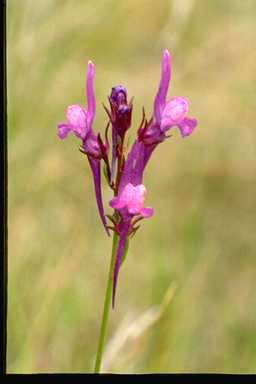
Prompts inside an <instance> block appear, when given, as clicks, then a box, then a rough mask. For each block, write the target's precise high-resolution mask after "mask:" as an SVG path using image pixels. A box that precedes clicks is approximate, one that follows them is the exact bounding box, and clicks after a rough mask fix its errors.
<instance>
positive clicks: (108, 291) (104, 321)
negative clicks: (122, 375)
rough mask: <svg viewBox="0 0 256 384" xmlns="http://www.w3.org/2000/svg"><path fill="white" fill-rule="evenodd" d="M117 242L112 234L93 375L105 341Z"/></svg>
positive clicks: (98, 367) (115, 236)
mask: <svg viewBox="0 0 256 384" xmlns="http://www.w3.org/2000/svg"><path fill="white" fill-rule="evenodd" d="M117 240H118V235H117V234H116V233H115V232H114V235H113V243H112V256H111V262H110V267H109V274H108V282H107V289H106V293H105V301H104V309H103V315H102V320H101V328H100V337H99V343H98V349H97V354H96V363H95V369H94V373H99V372H100V365H101V359H102V352H103V346H104V340H105V336H106V331H107V323H108V315H109V308H110V303H111V292H112V274H113V268H114V263H115V255H116V247H117Z"/></svg>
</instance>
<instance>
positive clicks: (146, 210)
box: [140, 207, 154, 218]
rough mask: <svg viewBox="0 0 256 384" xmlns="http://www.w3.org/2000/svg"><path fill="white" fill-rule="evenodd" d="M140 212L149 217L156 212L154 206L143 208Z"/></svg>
mask: <svg viewBox="0 0 256 384" xmlns="http://www.w3.org/2000/svg"><path fill="white" fill-rule="evenodd" d="M140 214H141V215H142V216H143V217H145V218H148V217H151V216H153V214H154V210H153V208H150V207H147V208H142V209H141V210H140Z"/></svg>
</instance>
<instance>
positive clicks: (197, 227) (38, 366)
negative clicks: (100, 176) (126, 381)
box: [7, 0, 256, 373]
mask: <svg viewBox="0 0 256 384" xmlns="http://www.w3.org/2000/svg"><path fill="white" fill-rule="evenodd" d="M7 12H8V13H7V31H8V36H7V38H8V47H7V62H8V69H7V70H8V73H7V74H8V145H9V149H8V152H9V153H8V172H9V176H8V177H9V184H8V194H9V201H8V204H9V208H8V209H9V211H8V212H9V214H8V227H9V256H8V264H9V266H8V271H9V277H8V372H16V373H31V372H91V371H92V367H93V359H94V357H95V352H96V346H97V342H98V336H99V327H100V320H101V313H102V306H103V296H104V290H105V284H106V278H107V273H108V272H107V271H108V265H109V260H110V250H111V241H110V239H108V238H107V237H106V236H105V234H104V230H103V228H102V225H101V223H100V220H99V217H98V214H97V210H96V203H95V198H94V190H93V186H92V180H91V174H90V171H89V167H88V164H87V159H86V158H84V157H83V156H82V155H81V153H80V152H79V151H78V146H79V142H78V140H77V139H76V138H75V137H71V136H70V137H69V138H68V139H67V140H65V141H63V142H61V141H60V140H59V139H58V138H57V136H56V124H57V123H58V122H60V121H63V120H65V109H66V107H67V105H69V104H74V103H81V104H84V103H85V79H86V62H87V60H88V59H92V60H93V61H94V63H95V65H96V76H95V92H96V98H97V117H96V121H95V125H94V127H95V129H98V130H101V131H103V129H104V127H105V124H106V121H107V120H106V116H105V112H104V111H103V108H102V105H101V103H102V102H105V103H107V95H108V94H109V93H110V90H111V87H112V86H113V85H117V84H120V83H121V84H123V85H124V86H126V87H127V89H128V93H129V97H131V96H134V97H135V98H134V114H133V129H132V130H131V131H130V132H129V135H128V136H129V137H130V143H131V140H132V138H133V137H134V134H135V131H136V128H137V126H138V124H139V121H140V117H141V109H142V106H145V109H146V113H147V117H150V114H151V111H152V103H153V98H154V95H155V92H156V89H157V86H158V82H159V78H160V65H161V55H162V50H163V49H164V48H168V49H169V50H170V52H171V54H172V65H173V68H172V81H171V86H170V89H169V96H171V95H172V96H173V95H182V96H186V97H188V98H189V100H190V102H191V112H190V116H195V117H197V118H198V119H199V126H198V129H197V130H196V131H195V132H194V133H193V135H191V136H190V137H189V138H187V139H186V140H183V139H181V138H180V136H179V134H178V133H177V132H175V134H174V137H173V138H172V139H170V140H169V141H167V142H165V143H164V144H162V145H161V146H160V147H158V149H157V150H156V152H155V153H154V155H153V156H152V159H151V161H150V163H149V166H148V168H147V170H146V173H145V177H144V183H145V185H146V186H147V188H148V191H149V193H148V195H147V199H146V205H149V206H153V207H154V210H155V214H154V216H153V218H152V219H150V220H148V221H144V223H143V225H142V226H141V228H140V230H139V231H138V233H137V234H136V236H135V237H134V239H133V240H132V242H131V243H130V250H129V254H128V257H127V261H126V263H125V266H124V267H123V268H122V270H121V272H120V277H119V284H118V292H117V306H116V309H115V311H112V312H111V316H110V322H109V331H108V337H107V344H106V350H109V349H111V345H112V347H113V343H114V344H115V343H116V342H115V340H116V337H117V334H118V335H119V336H120V335H121V339H122V337H123V339H122V340H123V341H121V344H120V345H121V346H120V348H119V352H116V353H114V354H113V353H112V357H110V355H111V354H110V353H109V354H108V353H107V352H106V355H105V358H104V371H105V372H137V373H146V372H202V371H206V372H231V373H238V372H239V373H241V372H242V373H245V372H250V373H252V372H254V373H255V372H256V322H255V320H256V296H255V290H256V279H255V272H256V269H255V249H256V246H255V229H256V204H255V195H256V178H255V175H256V157H255V156H256V145H255V144H256V130H255V117H256V112H255V110H256V109H255V106H256V103H255V100H256V86H255V84H256V66H255V63H256V39H255V37H256V36H255V22H256V2H255V1H254V0H208V1H205V0H172V1H166V0H158V1H153V0H141V1H138V0H129V1H123V2H122V1H114V0H105V1H83V0H76V1H75V2H74V1H66V0H37V1H36V4H35V2H34V1H32V0H23V1H19V0H10V1H8V2H7ZM103 193H104V200H105V203H106V207H107V203H108V200H109V199H110V196H111V195H110V192H109V191H108V189H107V188H106V186H105V185H104V189H103ZM106 210H107V211H109V210H108V208H107V209H106ZM172 284H175V286H176V287H177V289H176V291H175V293H174V294H173V297H172V300H170V303H169V305H168V306H166V308H165V311H164V312H163V313H162V314H161V315H160V316H159V317H158V318H157V320H156V321H155V320H154V314H153V315H152V313H153V312H152V311H154V310H155V309H156V308H158V307H157V306H158V305H159V304H160V303H161V302H162V301H163V299H164V296H165V295H166V292H167V293H168V287H170V285H172ZM150 311H151V312H150ZM144 315H145V316H146V317H147V316H149V322H148V324H150V322H151V323H152V324H151V326H147V324H146V323H147V322H146V323H145V321H144V320H143V321H144V322H143V321H139V319H141V316H142V317H143V316H144ZM131 323H133V325H134V327H133V328H132V330H131V329H130V330H129V332H130V333H129V332H128V328H129V326H128V325H130V324H131ZM125 324H126V325H125ZM120 327H121V328H120ZM128 333H129V334H128ZM125 335H128V336H127V337H128V339H129V340H128V341H127V340H126V341H125ZM119 339H120V337H119ZM119 341H120V340H119ZM125 343H126V344H125ZM127 343H128V344H127ZM116 345H117V344H116ZM112 349H113V348H112ZM116 349H118V348H117V347H116Z"/></svg>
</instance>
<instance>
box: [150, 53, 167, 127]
mask: <svg viewBox="0 0 256 384" xmlns="http://www.w3.org/2000/svg"><path fill="white" fill-rule="evenodd" d="M170 78H171V64H170V53H169V51H168V50H167V49H165V51H164V53H163V57H162V73H161V80H160V84H159V87H158V91H157V94H156V97H155V101H154V117H155V120H156V122H158V123H159V124H160V121H161V114H162V111H163V109H164V106H165V100H166V96H167V92H168V87H169V81H170Z"/></svg>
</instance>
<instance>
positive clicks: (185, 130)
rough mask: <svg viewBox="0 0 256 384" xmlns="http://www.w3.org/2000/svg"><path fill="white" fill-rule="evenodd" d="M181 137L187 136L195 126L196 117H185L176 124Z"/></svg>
mask: <svg viewBox="0 0 256 384" xmlns="http://www.w3.org/2000/svg"><path fill="white" fill-rule="evenodd" d="M177 126H178V128H179V130H180V133H181V135H182V137H186V136H189V135H190V134H191V133H192V132H193V130H194V129H195V127H196V126H197V119H195V118H192V117H185V118H184V119H183V120H181V121H180V122H179V123H178V124H177Z"/></svg>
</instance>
